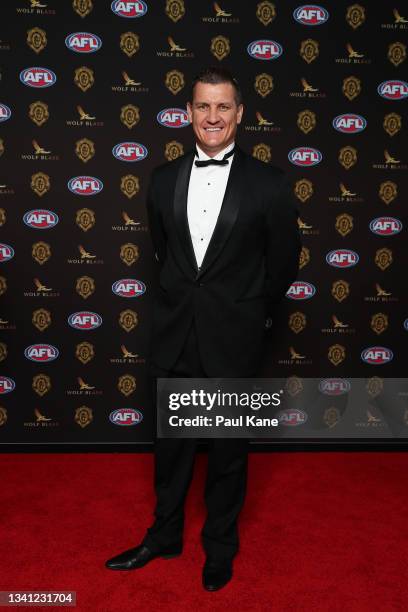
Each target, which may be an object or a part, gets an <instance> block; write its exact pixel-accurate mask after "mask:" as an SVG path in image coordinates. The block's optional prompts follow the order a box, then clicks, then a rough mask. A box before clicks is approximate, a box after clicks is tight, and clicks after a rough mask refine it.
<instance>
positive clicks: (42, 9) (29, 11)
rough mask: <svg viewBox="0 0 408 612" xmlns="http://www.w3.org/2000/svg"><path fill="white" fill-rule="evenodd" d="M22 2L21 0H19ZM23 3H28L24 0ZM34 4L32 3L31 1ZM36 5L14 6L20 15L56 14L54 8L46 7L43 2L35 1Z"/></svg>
mask: <svg viewBox="0 0 408 612" xmlns="http://www.w3.org/2000/svg"><path fill="white" fill-rule="evenodd" d="M20 1H21V3H22V0H20ZM25 4H28V2H27V1H26V2H25ZM33 4H34V3H33ZM37 4H38V6H32V7H29V8H28V7H20V6H16V13H20V14H21V15H56V14H57V11H56V10H55V9H49V8H46V7H47V4H46V3H45V2H37Z"/></svg>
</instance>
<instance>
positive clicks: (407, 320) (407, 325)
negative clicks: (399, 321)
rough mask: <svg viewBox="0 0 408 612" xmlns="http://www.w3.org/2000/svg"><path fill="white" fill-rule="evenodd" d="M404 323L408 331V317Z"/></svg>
mask: <svg viewBox="0 0 408 612" xmlns="http://www.w3.org/2000/svg"><path fill="white" fill-rule="evenodd" d="M403 325H404V329H405V330H406V331H408V319H405V321H404V324H403Z"/></svg>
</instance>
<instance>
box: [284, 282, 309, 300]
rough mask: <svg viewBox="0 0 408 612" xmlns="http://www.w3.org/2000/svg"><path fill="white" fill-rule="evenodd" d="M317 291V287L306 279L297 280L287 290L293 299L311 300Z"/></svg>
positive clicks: (288, 295)
mask: <svg viewBox="0 0 408 612" xmlns="http://www.w3.org/2000/svg"><path fill="white" fill-rule="evenodd" d="M315 293H316V287H315V286H314V285H312V284H311V283H306V282H305V281H295V282H294V283H292V284H291V286H290V287H289V289H288V290H287V292H286V297H288V298H290V299H291V300H310V298H311V297H313V296H314V294H315Z"/></svg>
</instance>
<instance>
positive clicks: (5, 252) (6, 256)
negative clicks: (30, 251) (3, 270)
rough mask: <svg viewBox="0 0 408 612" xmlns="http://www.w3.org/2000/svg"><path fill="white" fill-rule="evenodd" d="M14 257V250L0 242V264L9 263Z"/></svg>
mask: <svg viewBox="0 0 408 612" xmlns="http://www.w3.org/2000/svg"><path fill="white" fill-rule="evenodd" d="M13 257H14V249H13V247H12V246H10V245H9V244H4V242H0V263H3V262H6V261H10V259H12V258H13Z"/></svg>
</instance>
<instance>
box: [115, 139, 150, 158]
mask: <svg viewBox="0 0 408 612" xmlns="http://www.w3.org/2000/svg"><path fill="white" fill-rule="evenodd" d="M112 153H113V156H114V157H116V159H119V160H120V161H125V162H137V161H142V159H145V157H147V149H146V147H145V146H144V145H142V144H140V143H139V142H120V143H119V144H117V145H116V146H115V147H113V149H112Z"/></svg>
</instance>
